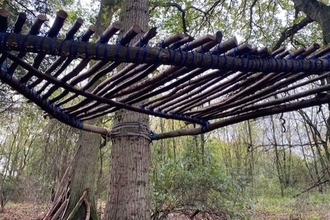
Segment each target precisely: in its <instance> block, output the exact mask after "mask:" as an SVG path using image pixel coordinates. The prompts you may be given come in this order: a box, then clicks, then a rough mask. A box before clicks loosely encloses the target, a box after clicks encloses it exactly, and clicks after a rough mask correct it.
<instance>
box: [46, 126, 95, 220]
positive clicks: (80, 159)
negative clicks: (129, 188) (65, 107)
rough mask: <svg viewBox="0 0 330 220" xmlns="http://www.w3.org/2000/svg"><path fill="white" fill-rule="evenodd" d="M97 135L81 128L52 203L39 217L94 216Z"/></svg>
mask: <svg viewBox="0 0 330 220" xmlns="http://www.w3.org/2000/svg"><path fill="white" fill-rule="evenodd" d="M99 141H100V136H99V135H97V134H93V133H89V132H85V131H82V132H81V133H80V136H79V141H78V148H77V150H76V153H75V155H74V157H73V159H72V161H71V163H70V165H69V166H68V168H67V170H66V172H65V174H64V176H63V178H62V181H61V183H60V184H59V186H58V188H57V190H56V193H55V196H54V200H53V205H52V207H51V209H50V210H49V212H48V213H47V214H46V215H45V217H44V218H43V219H44V220H48V219H57V218H59V217H61V216H64V219H74V220H85V219H87V218H86V217H88V216H89V218H88V219H90V220H95V219H98V215H97V208H96V207H97V206H96V199H95V190H96V179H97V178H96V174H97V164H98V163H97V158H98V152H99V151H98V146H99Z"/></svg>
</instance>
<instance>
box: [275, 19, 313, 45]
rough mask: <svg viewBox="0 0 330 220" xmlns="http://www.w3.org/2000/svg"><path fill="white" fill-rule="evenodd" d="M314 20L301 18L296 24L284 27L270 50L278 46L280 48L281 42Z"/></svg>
mask: <svg viewBox="0 0 330 220" xmlns="http://www.w3.org/2000/svg"><path fill="white" fill-rule="evenodd" d="M313 21H314V20H313V19H311V18H310V17H306V18H304V19H303V20H301V21H300V22H299V23H298V24H294V25H293V26H291V27H289V28H287V29H285V30H284V31H283V32H282V33H281V37H280V39H279V40H278V41H277V43H276V44H275V46H274V47H273V49H272V51H275V50H277V49H278V48H280V46H281V45H282V43H283V42H284V41H285V40H286V39H288V38H290V37H292V36H293V35H295V34H296V33H297V32H298V31H300V30H301V29H303V28H304V27H305V26H306V25H308V24H310V23H312V22H313Z"/></svg>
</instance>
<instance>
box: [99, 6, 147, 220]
mask: <svg viewBox="0 0 330 220" xmlns="http://www.w3.org/2000/svg"><path fill="white" fill-rule="evenodd" d="M120 20H121V22H122V23H123V27H124V30H122V33H125V31H126V30H128V28H130V27H131V26H132V25H134V24H137V25H139V26H140V27H141V28H142V30H146V29H147V24H148V22H149V14H148V0H126V1H123V2H122V5H121V15H120ZM136 39H138V38H136ZM114 126H117V128H118V130H117V131H118V132H117V135H114V136H113V137H112V141H113V145H112V149H111V158H110V159H111V162H110V183H109V189H108V198H107V203H106V208H105V219H106V220H108V219H113V220H121V219H130V220H134V219H137V220H140V219H144V220H148V219H150V213H149V212H150V209H149V158H150V146H149V144H150V140H149V139H148V138H146V137H145V136H144V135H141V136H140V135H139V134H147V135H148V132H149V129H148V126H149V116H148V115H144V114H140V113H136V112H131V111H128V110H119V111H118V112H116V113H115V118H114Z"/></svg>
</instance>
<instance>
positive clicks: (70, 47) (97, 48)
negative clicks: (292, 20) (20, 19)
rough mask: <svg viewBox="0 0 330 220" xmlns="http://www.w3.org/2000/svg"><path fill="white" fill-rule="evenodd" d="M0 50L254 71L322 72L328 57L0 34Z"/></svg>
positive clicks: (329, 64) (328, 64)
mask: <svg viewBox="0 0 330 220" xmlns="http://www.w3.org/2000/svg"><path fill="white" fill-rule="evenodd" d="M0 46H1V51H8V50H13V51H26V52H34V53H38V52H41V53H45V54H50V55H58V56H65V57H73V58H90V59H94V60H107V61H119V62H131V63H148V64H155V63H159V64H167V65H176V66H186V67H193V68H207V69H224V70H234V71H257V72H301V71H302V72H322V71H327V70H330V57H326V58H323V59H319V58H315V59H314V58H310V59H282V58H276V57H275V58H274V57H253V56H247V57H232V56H226V55H219V56H217V55H213V54H212V53H196V52H192V51H184V50H170V49H162V48H155V47H149V46H146V47H143V48H140V47H129V46H122V45H107V44H97V43H85V42H79V41H70V40H61V39H56V38H48V37H40V36H30V35H23V34H16V33H0Z"/></svg>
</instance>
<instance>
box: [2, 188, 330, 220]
mask: <svg viewBox="0 0 330 220" xmlns="http://www.w3.org/2000/svg"><path fill="white" fill-rule="evenodd" d="M329 198H330V195H329V193H326V194H306V195H302V196H300V197H298V198H294V199H293V198H290V197H285V198H276V197H272V198H269V197H265V198H262V197H259V198H258V199H257V200H256V203H255V206H254V207H253V209H251V210H249V213H250V214H251V218H250V219H253V220H330V201H329ZM48 207H49V204H45V205H33V204H26V203H24V204H14V203H8V204H6V206H5V209H4V212H3V213H0V220H37V219H40V217H42V216H43V215H44V214H45V212H46V211H47V208H48ZM190 212H191V213H190V214H194V212H193V211H190ZM203 216H204V217H203ZM220 216H221V214H220V213H218V215H215V214H212V215H209V216H208V218H205V213H202V212H200V213H198V215H196V217H195V218H194V219H195V220H202V219H214V220H221V219H224V218H221V217H220ZM222 216H223V215H222ZM168 219H170V220H186V219H187V220H189V219H190V218H189V213H187V211H185V212H183V211H182V212H180V211H175V212H173V213H170V215H169V218H168ZM237 219H240V218H237ZM244 219H246V218H244Z"/></svg>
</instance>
